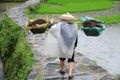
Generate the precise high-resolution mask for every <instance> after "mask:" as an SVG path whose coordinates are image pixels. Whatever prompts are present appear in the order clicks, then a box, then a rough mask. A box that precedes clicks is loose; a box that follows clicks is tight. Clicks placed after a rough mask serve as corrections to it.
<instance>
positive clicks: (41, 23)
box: [26, 19, 49, 34]
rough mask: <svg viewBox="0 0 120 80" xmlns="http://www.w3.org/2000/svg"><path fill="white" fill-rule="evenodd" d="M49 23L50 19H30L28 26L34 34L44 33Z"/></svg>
mask: <svg viewBox="0 0 120 80" xmlns="http://www.w3.org/2000/svg"><path fill="white" fill-rule="evenodd" d="M48 24H49V23H48V21H47V20H45V19H36V20H29V22H28V24H27V27H26V28H27V30H30V31H31V32H32V33H34V34H36V33H44V32H45V30H46V29H47V26H48Z"/></svg>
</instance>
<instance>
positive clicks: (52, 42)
mask: <svg viewBox="0 0 120 80" xmlns="http://www.w3.org/2000/svg"><path fill="white" fill-rule="evenodd" d="M58 19H59V20H60V21H59V22H58V23H56V24H53V22H54V20H53V19H51V20H50V23H51V25H50V26H49V28H50V29H49V31H48V36H47V39H46V46H45V48H46V53H45V55H47V56H51V57H59V60H60V67H61V69H60V71H59V73H60V74H61V75H64V74H65V71H64V62H65V60H66V58H68V63H69V73H68V79H69V80H73V74H72V70H73V66H74V55H75V53H74V52H75V47H76V46H77V37H78V35H77V31H78V28H77V24H76V23H75V22H73V20H76V18H75V17H74V16H72V15H71V14H70V13H65V14H63V15H61V16H59V17H58Z"/></svg>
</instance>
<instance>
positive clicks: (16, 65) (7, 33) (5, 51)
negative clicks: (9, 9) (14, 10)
mask: <svg viewBox="0 0 120 80" xmlns="http://www.w3.org/2000/svg"><path fill="white" fill-rule="evenodd" d="M25 36H26V35H25V31H24V29H21V28H20V27H19V26H18V25H17V24H15V23H14V22H13V21H12V20H10V19H9V18H8V17H7V16H5V17H4V18H3V20H1V21H0V57H1V58H2V61H3V63H4V73H5V77H6V79H7V80H13V79H14V80H26V79H27V76H28V73H29V71H30V69H31V66H32V63H33V61H34V58H33V54H32V51H31V48H30V46H29V44H28V41H27V40H26V38H25Z"/></svg>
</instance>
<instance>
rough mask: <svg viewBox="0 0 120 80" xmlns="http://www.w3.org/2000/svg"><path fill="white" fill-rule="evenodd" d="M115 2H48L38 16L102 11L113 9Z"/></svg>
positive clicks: (59, 0)
mask: <svg viewBox="0 0 120 80" xmlns="http://www.w3.org/2000/svg"><path fill="white" fill-rule="evenodd" d="M113 3H114V0H48V1H47V2H46V3H45V4H44V5H42V6H40V7H39V9H38V10H36V13H38V14H53V13H54V14H55V13H56V14H58V13H65V12H70V13H76V12H88V11H100V10H105V9H109V8H112V7H113Z"/></svg>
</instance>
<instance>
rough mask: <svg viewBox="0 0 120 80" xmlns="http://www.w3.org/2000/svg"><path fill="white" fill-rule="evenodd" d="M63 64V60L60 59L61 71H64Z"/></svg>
mask: <svg viewBox="0 0 120 80" xmlns="http://www.w3.org/2000/svg"><path fill="white" fill-rule="evenodd" d="M64 66H65V63H64V60H60V67H61V71H64Z"/></svg>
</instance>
